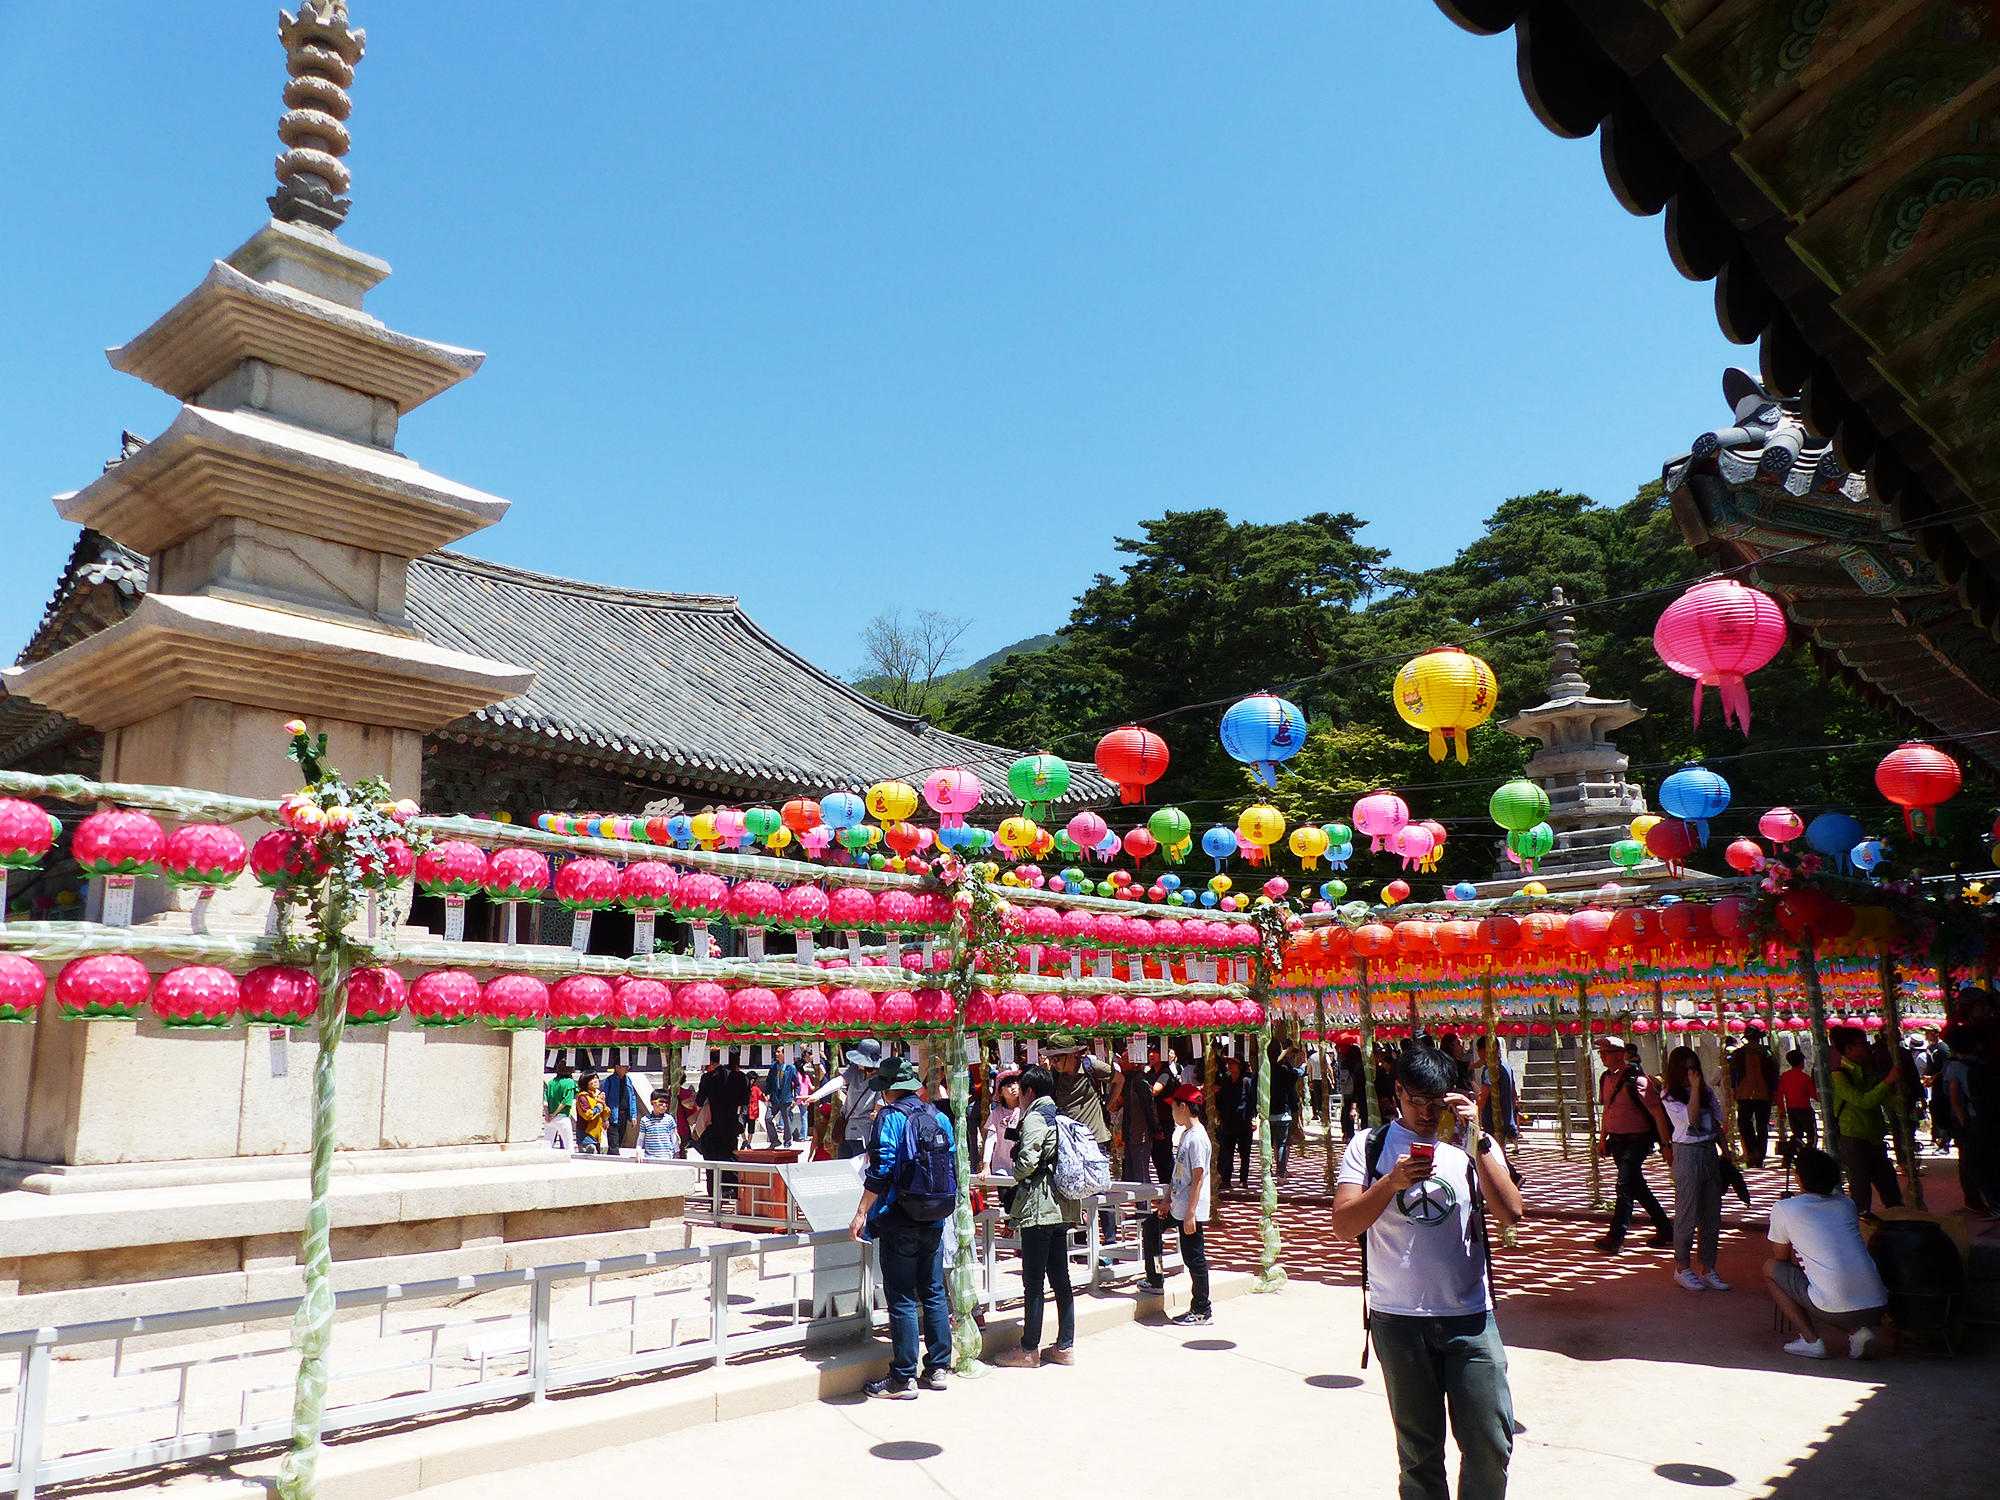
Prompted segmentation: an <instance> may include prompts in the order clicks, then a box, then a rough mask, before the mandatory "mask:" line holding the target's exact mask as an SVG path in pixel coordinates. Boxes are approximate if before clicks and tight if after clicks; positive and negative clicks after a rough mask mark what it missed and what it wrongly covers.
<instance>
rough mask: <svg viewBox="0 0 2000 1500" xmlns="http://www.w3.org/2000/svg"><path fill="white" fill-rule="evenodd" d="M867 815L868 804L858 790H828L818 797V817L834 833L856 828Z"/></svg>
mask: <svg viewBox="0 0 2000 1500" xmlns="http://www.w3.org/2000/svg"><path fill="white" fill-rule="evenodd" d="M867 816H868V804H867V803H866V802H864V801H862V800H861V794H860V793H859V792H828V793H827V794H826V795H825V796H824V797H822V798H820V799H819V819H820V821H821V822H822V823H824V824H826V826H827V827H829V828H831V829H832V830H833V831H834V832H835V833H839V832H840V831H841V830H842V829H843V828H857V827H859V826H860V825H861V823H862V821H863V820H864V819H865V818H866V817H867Z"/></svg>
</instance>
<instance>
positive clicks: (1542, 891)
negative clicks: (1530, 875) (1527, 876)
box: [1521, 880, 1549, 896]
mask: <svg viewBox="0 0 2000 1500" xmlns="http://www.w3.org/2000/svg"><path fill="white" fill-rule="evenodd" d="M1548 893H1549V888H1548V887H1547V886H1545V885H1543V884H1542V883H1541V882H1540V881H1539V880H1531V881H1529V882H1528V883H1527V884H1526V885H1524V886H1522V887H1521V894H1522V895H1524V896H1546V895H1547V894H1548Z"/></svg>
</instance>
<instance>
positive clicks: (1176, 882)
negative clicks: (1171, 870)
mask: <svg viewBox="0 0 2000 1500" xmlns="http://www.w3.org/2000/svg"><path fill="white" fill-rule="evenodd" d="M1180 888H1181V878H1180V876H1178V875H1162V876H1161V877H1160V889H1161V890H1163V891H1177V890H1179V889H1180Z"/></svg>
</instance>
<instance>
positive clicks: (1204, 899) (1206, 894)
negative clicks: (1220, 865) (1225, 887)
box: [1201, 891, 1222, 906]
mask: <svg viewBox="0 0 2000 1500" xmlns="http://www.w3.org/2000/svg"><path fill="white" fill-rule="evenodd" d="M1221 899H1222V898H1221V897H1220V896H1218V895H1216V894H1215V892H1214V891H1203V892H1202V893H1201V904H1202V905H1203V906H1213V905H1215V903H1216V902H1218V901H1220V900H1221Z"/></svg>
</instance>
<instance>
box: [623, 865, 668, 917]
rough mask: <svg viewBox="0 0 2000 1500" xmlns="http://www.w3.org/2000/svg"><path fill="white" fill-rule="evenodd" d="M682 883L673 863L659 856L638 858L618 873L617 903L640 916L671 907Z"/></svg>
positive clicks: (657, 912) (655, 914)
mask: <svg viewBox="0 0 2000 1500" xmlns="http://www.w3.org/2000/svg"><path fill="white" fill-rule="evenodd" d="M678 883H679V877H678V876H677V875H675V873H674V868H673V866H672V865H669V864H667V863H666V862H665V861H663V860H657V859H635V860H633V861H632V863H631V864H629V865H627V866H626V867H625V868H624V869H623V870H621V871H619V873H618V904H619V905H620V906H622V907H624V908H625V909H626V910H627V911H632V912H637V913H639V914H640V915H641V916H653V917H657V916H658V915H659V914H660V913H661V912H663V911H671V910H672V909H673V904H674V887H675V886H676V885H677V884H678Z"/></svg>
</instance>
